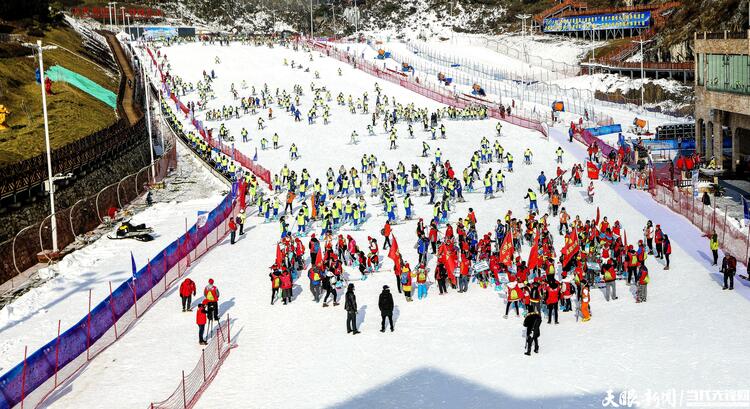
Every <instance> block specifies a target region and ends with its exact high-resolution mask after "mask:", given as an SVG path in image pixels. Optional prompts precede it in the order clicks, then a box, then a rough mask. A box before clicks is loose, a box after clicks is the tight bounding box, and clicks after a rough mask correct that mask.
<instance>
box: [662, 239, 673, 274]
mask: <svg viewBox="0 0 750 409" xmlns="http://www.w3.org/2000/svg"><path fill="white" fill-rule="evenodd" d="M661 246H662V253H663V254H664V261H666V262H667V265H665V266H664V269H665V270H669V255H670V254H672V242H671V241H669V236H668V235H666V234H665V235H664V237H663V238H662V243H661Z"/></svg>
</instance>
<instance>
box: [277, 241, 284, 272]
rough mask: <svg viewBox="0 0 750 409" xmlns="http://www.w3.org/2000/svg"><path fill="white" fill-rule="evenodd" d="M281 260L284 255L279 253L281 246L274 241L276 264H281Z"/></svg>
mask: <svg viewBox="0 0 750 409" xmlns="http://www.w3.org/2000/svg"><path fill="white" fill-rule="evenodd" d="M283 260H284V255H283V254H281V247H280V246H279V243H276V265H277V266H281V263H282V261H283Z"/></svg>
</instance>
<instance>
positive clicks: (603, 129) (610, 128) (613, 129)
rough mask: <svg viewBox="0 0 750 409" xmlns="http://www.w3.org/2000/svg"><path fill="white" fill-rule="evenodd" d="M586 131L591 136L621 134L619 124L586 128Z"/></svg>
mask: <svg viewBox="0 0 750 409" xmlns="http://www.w3.org/2000/svg"><path fill="white" fill-rule="evenodd" d="M586 130H587V131H589V132H591V135H593V136H601V135H608V134H611V133H620V132H622V126H621V125H620V124H614V125H607V126H597V127H595V128H586Z"/></svg>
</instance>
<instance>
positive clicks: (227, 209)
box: [0, 188, 237, 409]
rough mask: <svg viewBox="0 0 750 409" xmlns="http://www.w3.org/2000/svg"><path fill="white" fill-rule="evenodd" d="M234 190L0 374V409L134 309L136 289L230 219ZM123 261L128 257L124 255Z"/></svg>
mask: <svg viewBox="0 0 750 409" xmlns="http://www.w3.org/2000/svg"><path fill="white" fill-rule="evenodd" d="M233 192H237V189H236V188H233V189H232V192H230V193H229V194H228V195H227V196H226V197H225V198H224V199H223V200H222V202H221V203H220V204H219V205H218V206H217V207H216V208H215V209H213V210H212V211H211V212H210V213H209V215H208V218H207V220H206V222H205V224H204V225H202V226H198V224H195V225H193V227H192V228H191V229H190V230H188V232H187V233H185V234H184V235H182V236H181V237H180V238H178V239H177V240H175V241H173V242H172V243H171V244H169V245H168V246H167V247H166V248H164V249H162V250H161V251H159V252H158V253H157V255H156V256H155V257H153V258H152V259H151V260H150V262H149V263H148V264H147V265H146V266H144V267H143V268H141V269H140V270H139V271H138V272H136V273H135V276H134V277H131V278H129V279H128V280H126V281H125V282H123V283H122V284H121V285H120V286H119V287H117V289H115V290H114V291H113V292H112V297H111V298H110V297H107V298H106V299H105V300H104V301H102V302H100V303H99V304H97V305H96V306H95V307H94V308H93V309H92V310H91V314H90V315H87V316H85V317H83V318H82V319H81V320H80V321H78V323H76V324H75V325H73V326H72V327H71V328H69V329H68V330H67V331H65V332H64V333H62V334H60V337H59V338H55V339H53V340H51V341H50V342H48V343H47V344H46V345H44V346H43V347H41V348H39V349H38V350H37V351H35V352H34V353H32V354H31V355H30V356H28V358H27V359H26V363H25V369H24V363H23V362H21V363H19V364H18V365H16V366H15V367H14V368H13V369H11V370H10V371H8V372H7V373H5V374H4V375H3V376H2V377H0V409H10V408H12V407H14V406H15V405H17V404H18V403H20V402H21V400H22V399H23V397H24V396H29V394H30V393H32V392H33V391H34V390H35V389H36V388H38V387H39V386H40V385H42V384H43V383H44V382H46V381H47V380H49V379H51V378H52V377H54V376H55V374H56V373H57V372H58V371H60V370H61V369H62V368H64V367H65V365H67V364H69V363H70V362H72V361H73V360H74V359H76V358H77V357H79V356H80V355H81V354H85V353H86V350H87V349H88V347H89V346H91V345H94V344H95V343H96V341H97V340H99V339H100V338H101V337H102V336H104V334H105V333H106V332H107V331H109V329H110V328H112V326H113V325H114V323H115V322H116V321H117V320H119V319H120V317H122V316H123V315H125V314H126V313H127V312H128V311H130V309H131V308H132V307H133V305H134V301H135V299H134V297H133V293H134V292H135V298H137V299H140V298H141V297H142V296H143V295H144V294H147V293H148V292H149V291H150V290H151V289H152V288H153V287H154V286H155V285H156V284H157V283H159V282H160V281H161V280H162V279H163V278H164V276H165V275H166V274H167V272H168V271H169V270H170V269H172V268H173V267H175V266H176V265H177V263H178V262H179V261H180V260H182V259H183V258H184V257H186V256H187V255H188V254H189V253H190V252H191V251H193V250H195V249H196V246H197V245H198V244H199V243H201V242H202V241H203V239H204V238H206V236H208V234H209V233H211V232H212V231H214V229H216V228H217V227H219V226H220V225H221V224H222V223H223V222H225V221H226V219H227V217H229V216H230V215H231V213H232V208H233V203H234V198H235V197H234V196H235V194H236V193H233ZM123 257H124V258H125V257H126V256H125V255H123ZM123 263H124V264H125V263H128V261H126V260H123ZM24 379H25V386H24V385H23V383H24Z"/></svg>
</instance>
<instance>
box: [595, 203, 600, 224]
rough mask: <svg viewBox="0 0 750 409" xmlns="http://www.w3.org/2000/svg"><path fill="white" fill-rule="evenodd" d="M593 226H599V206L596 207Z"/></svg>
mask: <svg viewBox="0 0 750 409" xmlns="http://www.w3.org/2000/svg"><path fill="white" fill-rule="evenodd" d="M594 226H597V227H598V226H599V206H596V222H595V223H594Z"/></svg>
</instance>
